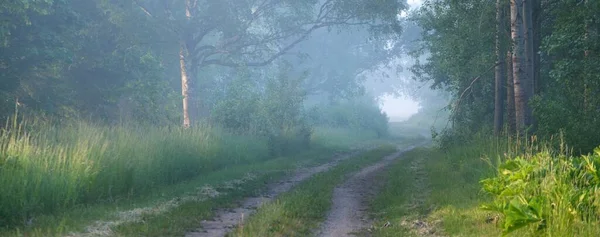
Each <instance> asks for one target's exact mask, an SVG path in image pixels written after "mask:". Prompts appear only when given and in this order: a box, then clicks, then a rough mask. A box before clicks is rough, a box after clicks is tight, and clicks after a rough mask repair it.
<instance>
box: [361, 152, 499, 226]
mask: <svg viewBox="0 0 600 237" xmlns="http://www.w3.org/2000/svg"><path fill="white" fill-rule="evenodd" d="M499 146H500V144H491V143H490V141H488V140H486V141H481V142H478V143H477V142H476V143H474V144H472V146H471V145H470V146H468V147H467V146H465V147H455V148H450V149H446V150H440V149H437V148H418V149H415V150H413V151H410V152H407V153H405V155H404V159H402V160H400V161H399V162H398V163H396V164H394V165H393V166H392V167H391V168H390V169H389V171H388V172H387V173H385V174H382V177H381V178H382V180H385V183H386V184H385V188H383V189H382V190H383V191H382V192H381V193H379V194H378V195H377V197H376V198H375V199H374V200H373V201H372V203H371V212H372V213H373V217H374V219H375V220H377V221H376V223H375V225H374V226H375V231H374V236H423V235H432V234H440V235H448V236H498V235H500V230H499V229H498V228H496V226H495V225H494V224H489V223H487V222H486V219H487V217H489V216H490V213H489V212H487V211H484V210H481V209H480V208H479V206H480V204H481V203H482V202H484V201H489V200H490V199H489V197H488V196H486V195H485V194H483V193H482V192H481V186H480V184H479V181H480V180H481V179H482V178H485V177H489V176H491V175H492V174H493V170H492V169H491V167H490V166H489V165H488V163H486V162H484V161H483V160H482V159H480V157H495V156H497V154H499V151H500V150H501V148H500V147H499Z"/></svg>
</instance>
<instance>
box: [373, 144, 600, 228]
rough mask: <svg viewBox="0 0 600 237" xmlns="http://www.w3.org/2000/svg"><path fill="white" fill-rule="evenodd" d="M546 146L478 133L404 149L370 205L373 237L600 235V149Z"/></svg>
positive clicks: (384, 177)
mask: <svg viewBox="0 0 600 237" xmlns="http://www.w3.org/2000/svg"><path fill="white" fill-rule="evenodd" d="M549 144H553V143H552V142H551V141H549V142H542V143H533V144H532V143H519V142H515V141H510V140H500V139H497V138H485V137H480V138H478V139H475V140H472V141H471V142H470V143H469V144H468V145H466V144H465V145H461V146H451V147H446V148H444V149H441V148H427V149H417V150H414V151H412V152H409V153H407V154H406V156H405V157H406V158H405V159H403V160H401V161H400V162H398V163H397V164H395V165H394V166H393V167H392V168H391V169H390V171H389V172H388V173H387V174H385V175H383V177H382V179H384V180H386V187H385V188H384V189H383V192H381V193H380V194H379V195H378V196H377V198H376V199H375V200H373V202H372V204H371V211H372V213H373V216H374V218H375V219H376V220H377V223H376V226H377V227H378V228H377V229H376V231H375V236H399V235H400V236H420V235H423V233H430V232H433V233H436V234H443V235H447V236H501V235H503V234H507V235H510V236H598V235H600V227H598V225H597V223H598V221H599V220H600V218H599V215H600V191H599V190H600V175H599V174H600V172H598V168H597V167H599V166H600V150H598V151H596V153H595V154H593V155H590V156H581V157H572V156H570V155H567V154H569V153H567V152H565V151H564V150H562V151H561V150H560V149H558V150H557V149H556V148H551V146H550V145H549ZM484 206H486V207H487V208H482V207H484ZM490 210H491V211H490ZM388 222H389V223H388ZM415 223H417V224H415Z"/></svg>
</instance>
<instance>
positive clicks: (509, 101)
mask: <svg viewBox="0 0 600 237" xmlns="http://www.w3.org/2000/svg"><path fill="white" fill-rule="evenodd" d="M506 62H507V63H506V129H507V133H508V134H514V133H515V132H516V126H517V125H516V124H517V121H516V116H515V89H514V81H513V64H512V52H511V51H508V52H507V53H506Z"/></svg>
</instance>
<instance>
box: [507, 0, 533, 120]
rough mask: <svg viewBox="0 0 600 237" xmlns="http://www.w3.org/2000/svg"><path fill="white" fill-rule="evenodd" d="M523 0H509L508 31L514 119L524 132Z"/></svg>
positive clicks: (526, 111) (526, 84)
mask: <svg viewBox="0 0 600 237" xmlns="http://www.w3.org/2000/svg"><path fill="white" fill-rule="evenodd" d="M523 3H524V2H523V0H510V21H511V22H510V24H511V27H510V32H511V40H512V63H513V81H514V83H513V86H514V90H515V120H516V125H517V126H516V128H517V131H518V132H524V131H525V128H526V126H528V125H529V124H528V122H529V121H528V113H529V111H531V110H530V109H529V104H528V102H529V101H528V99H529V97H528V95H529V93H528V85H529V84H528V83H529V78H527V71H526V70H527V66H526V64H525V60H524V56H525V39H524V37H523V32H524V29H523V16H522V14H523V10H522V9H523Z"/></svg>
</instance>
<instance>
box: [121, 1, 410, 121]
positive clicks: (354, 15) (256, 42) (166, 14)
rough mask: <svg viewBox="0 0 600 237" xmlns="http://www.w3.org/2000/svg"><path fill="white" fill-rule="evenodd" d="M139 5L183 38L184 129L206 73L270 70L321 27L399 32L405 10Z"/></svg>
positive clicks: (329, 5)
mask: <svg viewBox="0 0 600 237" xmlns="http://www.w3.org/2000/svg"><path fill="white" fill-rule="evenodd" d="M133 2H134V4H136V5H138V6H139V8H140V9H141V11H143V12H144V13H146V14H147V15H148V16H149V17H150V18H155V20H156V22H158V23H162V24H165V27H166V28H168V29H170V31H172V34H173V35H175V36H177V37H178V41H179V50H178V52H179V62H180V74H181V88H182V97H183V125H184V126H189V125H190V115H189V108H188V107H189V106H190V100H189V98H190V97H197V98H198V97H200V96H201V95H197V94H196V95H195V94H194V93H193V90H190V89H191V88H193V86H190V83H194V82H195V78H196V77H197V76H198V73H199V70H201V69H202V68H205V67H206V66H209V65H218V66H225V67H239V66H250V67H257V66H266V65H269V64H270V63H272V62H273V61H275V60H276V59H278V58H279V57H281V56H282V55H284V54H286V53H287V52H288V51H289V50H290V49H292V48H293V47H294V46H296V45H297V44H298V43H300V42H302V41H304V40H306V39H307V37H308V36H309V35H310V34H311V33H313V32H314V31H315V30H317V29H320V28H328V27H333V26H339V25H361V26H364V27H371V28H372V29H374V30H378V31H388V32H390V31H392V30H397V24H398V23H397V20H396V19H395V17H396V15H397V12H398V10H399V9H402V7H404V5H403V4H402V3H400V2H398V1H396V0H385V1H379V2H376V3H375V2H371V1H363V0H360V1H353V2H348V1H339V0H324V1H280V0H248V1H239V0H219V1H215V0H213V1H199V0H185V2H181V1H174V0H160V1H159V0H146V1H142V0H140V1H137V0H136V1H133ZM191 92H192V93H191Z"/></svg>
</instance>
